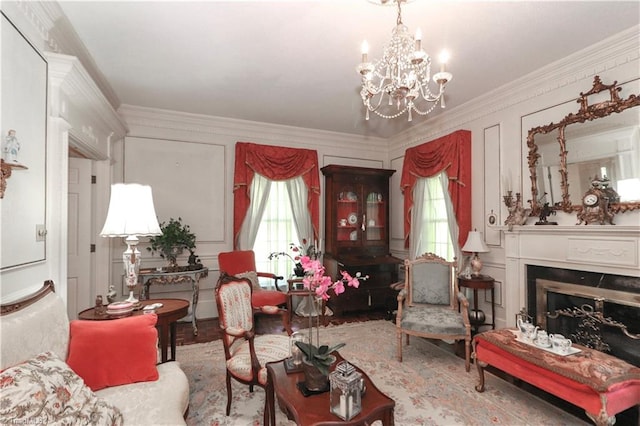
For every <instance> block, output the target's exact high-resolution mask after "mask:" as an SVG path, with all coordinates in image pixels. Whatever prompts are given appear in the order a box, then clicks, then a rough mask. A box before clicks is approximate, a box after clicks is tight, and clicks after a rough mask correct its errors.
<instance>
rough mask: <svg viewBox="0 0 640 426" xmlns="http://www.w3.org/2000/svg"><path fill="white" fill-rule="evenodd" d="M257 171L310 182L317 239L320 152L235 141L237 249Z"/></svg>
mask: <svg viewBox="0 0 640 426" xmlns="http://www.w3.org/2000/svg"><path fill="white" fill-rule="evenodd" d="M254 173H258V174H260V175H262V176H264V177H266V178H267V179H271V180H288V179H293V178H295V177H298V176H302V179H303V180H304V183H305V184H306V185H307V190H308V193H309V198H308V201H307V205H308V207H309V214H310V215H311V223H312V224H313V233H314V238H316V239H317V238H318V229H319V220H320V170H319V168H318V152H317V151H316V150H312V149H299V148H286V147H281V146H272V145H259V144H255V143H250V142H237V143H236V162H235V172H234V177H233V202H234V207H233V245H234V248H237V247H236V246H237V241H238V234H239V233H240V227H241V226H242V222H243V221H244V218H245V215H246V214H247V209H248V208H249V204H250V202H251V199H250V198H249V187H250V186H251V181H252V180H253V175H254Z"/></svg>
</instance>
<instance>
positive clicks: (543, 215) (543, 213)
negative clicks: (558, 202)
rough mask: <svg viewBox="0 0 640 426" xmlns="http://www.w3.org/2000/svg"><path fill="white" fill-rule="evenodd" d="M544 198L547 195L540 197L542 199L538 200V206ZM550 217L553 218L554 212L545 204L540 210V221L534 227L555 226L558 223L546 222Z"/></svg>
mask: <svg viewBox="0 0 640 426" xmlns="http://www.w3.org/2000/svg"><path fill="white" fill-rule="evenodd" d="M546 197H547V193H546V192H545V193H544V194H543V195H542V197H540V198H541V199H540V200H538V204H542V201H544V199H545V198H546ZM551 215H553V216H555V215H556V211H555V210H553V209H552V208H551V206H550V205H549V203H548V202H545V203H544V205H543V206H542V208H541V209H540V216H539V219H540V220H539V221H537V222H536V225H557V224H558V222H549V220H547V218H548V217H549V216H551Z"/></svg>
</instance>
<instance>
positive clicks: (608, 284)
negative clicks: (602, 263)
mask: <svg viewBox="0 0 640 426" xmlns="http://www.w3.org/2000/svg"><path fill="white" fill-rule="evenodd" d="M527 312H528V313H529V315H530V316H532V317H533V318H534V319H535V322H536V324H537V325H538V326H540V328H542V329H545V330H547V331H548V332H549V333H559V334H562V335H564V336H565V337H569V338H570V339H571V340H572V341H574V342H576V343H579V344H582V345H584V346H587V347H591V348H594V349H597V350H601V351H602V352H606V353H610V354H611V355H613V356H616V357H618V358H620V359H623V360H625V361H626V362H628V363H630V364H633V365H635V366H639V367H640V278H637V277H623V276H616V275H611V274H596V273H591V272H582V271H573V270H567V269H558V268H546V267H540V266H533V265H529V266H528V267H527Z"/></svg>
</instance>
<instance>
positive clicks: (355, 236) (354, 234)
mask: <svg viewBox="0 0 640 426" xmlns="http://www.w3.org/2000/svg"><path fill="white" fill-rule="evenodd" d="M349 239H350V240H351V241H357V240H358V231H353V232H351V234H349Z"/></svg>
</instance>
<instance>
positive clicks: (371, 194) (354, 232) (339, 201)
mask: <svg viewBox="0 0 640 426" xmlns="http://www.w3.org/2000/svg"><path fill="white" fill-rule="evenodd" d="M321 170H322V173H323V174H324V176H325V206H324V212H325V222H324V223H325V247H324V250H325V253H324V266H325V268H326V270H327V273H328V274H330V275H331V276H332V277H333V278H335V279H337V278H338V277H339V273H340V271H342V270H345V271H347V272H349V273H350V274H352V275H353V274H355V273H356V272H362V274H363V275H369V279H368V280H366V281H361V283H360V287H359V288H357V289H354V288H352V287H345V292H344V293H343V294H341V295H340V296H339V297H331V299H329V302H328V305H329V307H330V308H331V309H333V310H334V311H335V312H336V313H337V314H341V313H343V312H347V311H362V310H368V309H373V308H386V309H388V310H389V311H392V310H393V309H395V306H396V305H397V301H396V296H397V292H396V291H394V290H392V289H391V288H390V287H389V285H390V284H392V283H394V282H396V281H397V280H398V265H399V264H400V263H402V261H401V260H400V259H398V258H397V257H393V256H391V255H390V254H389V178H390V177H391V175H392V174H393V173H394V172H395V170H387V169H373V168H365V167H350V166H338V165H328V166H325V167H323V168H322V169H321Z"/></svg>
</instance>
